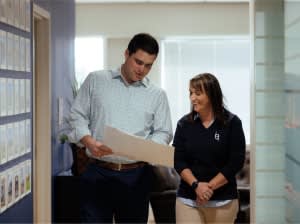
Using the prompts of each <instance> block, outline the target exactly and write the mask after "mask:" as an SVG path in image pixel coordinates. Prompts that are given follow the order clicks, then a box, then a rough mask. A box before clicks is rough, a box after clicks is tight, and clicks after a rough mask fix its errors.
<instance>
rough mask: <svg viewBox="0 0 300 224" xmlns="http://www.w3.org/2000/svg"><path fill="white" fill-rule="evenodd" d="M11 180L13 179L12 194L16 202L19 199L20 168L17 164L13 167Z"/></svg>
mask: <svg viewBox="0 0 300 224" xmlns="http://www.w3.org/2000/svg"><path fill="white" fill-rule="evenodd" d="M13 180H14V196H15V198H14V199H15V200H14V202H15V203H16V202H17V201H18V200H19V199H20V168H19V165H17V166H15V167H14V168H13Z"/></svg>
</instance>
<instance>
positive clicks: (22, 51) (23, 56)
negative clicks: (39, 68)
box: [19, 37, 26, 72]
mask: <svg viewBox="0 0 300 224" xmlns="http://www.w3.org/2000/svg"><path fill="white" fill-rule="evenodd" d="M19 59H20V71H22V72H24V71H25V60H26V46H25V38H24V37H20V58H19Z"/></svg>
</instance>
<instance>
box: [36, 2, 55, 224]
mask: <svg viewBox="0 0 300 224" xmlns="http://www.w3.org/2000/svg"><path fill="white" fill-rule="evenodd" d="M50 27H51V24H50V14H49V12H47V11H46V10H44V9H42V8H41V7H39V6H37V5H36V4H33V84H32V85H33V216H34V217H33V220H34V223H51V217H52V215H51V213H52V212H51V201H52V197H51V189H52V188H51V186H52V185H51V176H52V175H51V163H52V159H51V158H52V156H51V71H50V65H51V63H50V59H51V58H50V55H51V52H50V49H51V48H50V40H51V39H50Z"/></svg>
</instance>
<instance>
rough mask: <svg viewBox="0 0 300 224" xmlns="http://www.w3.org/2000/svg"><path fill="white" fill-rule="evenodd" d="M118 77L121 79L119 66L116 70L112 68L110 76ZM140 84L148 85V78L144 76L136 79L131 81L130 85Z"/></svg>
mask: <svg viewBox="0 0 300 224" xmlns="http://www.w3.org/2000/svg"><path fill="white" fill-rule="evenodd" d="M118 77H120V78H121V79H122V74H121V68H118V69H117V70H113V72H112V78H113V79H115V78H118ZM139 84H142V85H144V86H145V87H148V86H149V84H150V80H149V79H148V78H147V77H144V78H143V79H142V80H141V81H137V82H135V83H132V84H131V85H139Z"/></svg>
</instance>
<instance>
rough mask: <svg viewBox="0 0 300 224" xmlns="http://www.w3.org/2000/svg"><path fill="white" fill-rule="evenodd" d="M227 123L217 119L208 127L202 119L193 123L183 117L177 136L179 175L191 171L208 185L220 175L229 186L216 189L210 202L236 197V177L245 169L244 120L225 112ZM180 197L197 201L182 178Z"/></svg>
mask: <svg viewBox="0 0 300 224" xmlns="http://www.w3.org/2000/svg"><path fill="white" fill-rule="evenodd" d="M225 113H226V114H227V116H226V117H228V118H227V121H226V124H225V125H223V124H221V122H219V121H218V120H215V121H214V122H213V123H212V124H211V125H210V126H209V127H208V128H205V127H204V126H203V125H202V122H201V120H200V118H199V117H196V118H195V119H194V121H191V120H190V119H189V115H185V116H184V117H182V118H181V119H180V120H179V121H178V123H177V128H176V132H175V136H174V141H173V146H174V147H175V155H174V167H175V169H176V171H177V172H178V173H179V174H180V173H181V171H182V170H184V169H186V168H189V169H190V170H191V171H192V173H193V174H194V176H195V177H196V178H197V179H198V181H200V182H209V181H210V180H211V179H212V178H213V177H215V176H216V175H217V174H218V173H219V172H220V173H222V174H223V175H224V176H225V177H226V179H227V180H228V183H227V184H225V185H224V186H222V187H220V188H218V189H216V190H215V191H214V194H213V196H212V197H211V199H210V200H227V199H235V198H237V185H236V178H235V175H236V174H237V172H238V171H239V170H241V169H242V167H243V164H244V159H245V149H246V144H245V136H244V132H243V128H242V122H241V120H240V119H239V118H238V117H237V116H236V115H234V114H231V113H230V112H229V111H227V110H225ZM177 195H178V196H180V197H184V198H189V199H196V194H195V192H194V190H192V188H191V187H190V186H189V185H188V184H187V183H186V182H185V181H183V180H182V179H181V182H180V186H179V190H178V192H177Z"/></svg>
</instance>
